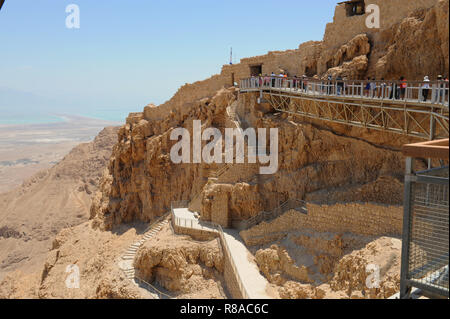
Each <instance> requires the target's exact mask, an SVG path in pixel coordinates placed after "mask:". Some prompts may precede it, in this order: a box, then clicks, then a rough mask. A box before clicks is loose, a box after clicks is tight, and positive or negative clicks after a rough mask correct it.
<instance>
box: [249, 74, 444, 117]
mask: <svg viewBox="0 0 450 319" xmlns="http://www.w3.org/2000/svg"><path fill="white" fill-rule="evenodd" d="M402 85H405V86H406V87H405V88H404V89H405V90H404V92H402ZM240 89H241V90H246V89H255V90H256V89H257V90H261V89H277V90H291V91H296V92H298V93H303V94H309V95H314V96H317V95H319V96H330V95H331V96H339V97H347V98H348V97H351V98H365V99H373V100H380V99H382V100H384V99H386V100H393V101H408V100H409V101H416V102H418V103H421V104H422V103H424V104H427V103H428V104H430V103H431V104H433V105H440V106H441V105H443V106H446V109H448V104H449V82H448V81H430V82H425V81H406V82H402V81H380V80H373V81H372V80H370V81H369V80H335V79H334V80H318V79H311V78H304V77H299V78H296V77H286V78H285V77H280V76H261V77H251V78H247V79H242V80H241V83H240ZM425 90H428V91H425ZM424 92H425V93H426V95H427V100H426V101H424ZM430 93H431V94H430ZM400 95H403V96H400ZM428 101H429V102H428Z"/></svg>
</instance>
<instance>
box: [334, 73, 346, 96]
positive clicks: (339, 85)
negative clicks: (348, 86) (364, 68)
mask: <svg viewBox="0 0 450 319" xmlns="http://www.w3.org/2000/svg"><path fill="white" fill-rule="evenodd" d="M336 81H337V95H341V94H342V92H343V91H344V82H342V77H341V76H340V75H338V76H337V77H336Z"/></svg>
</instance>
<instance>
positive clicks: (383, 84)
mask: <svg viewBox="0 0 450 319" xmlns="http://www.w3.org/2000/svg"><path fill="white" fill-rule="evenodd" d="M380 90H381V92H380V93H381V94H380V97H381V98H382V99H384V98H385V97H386V96H388V92H387V84H386V82H385V81H384V78H381V84H380Z"/></svg>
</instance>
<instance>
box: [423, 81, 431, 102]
mask: <svg viewBox="0 0 450 319" xmlns="http://www.w3.org/2000/svg"><path fill="white" fill-rule="evenodd" d="M423 82H424V83H423V84H422V96H423V101H424V102H426V101H427V99H428V94H429V92H430V78H429V77H428V76H425V77H424V78H423Z"/></svg>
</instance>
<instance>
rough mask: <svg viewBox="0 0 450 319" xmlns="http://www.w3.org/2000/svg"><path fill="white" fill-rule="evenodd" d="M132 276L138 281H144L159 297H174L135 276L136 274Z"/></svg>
mask: <svg viewBox="0 0 450 319" xmlns="http://www.w3.org/2000/svg"><path fill="white" fill-rule="evenodd" d="M134 278H135V279H137V280H138V281H140V282H142V283H144V284H145V285H147V286H148V287H149V288H150V289H151V290H153V291H155V292H156V294H157V295H158V297H159V299H162V297H167V298H169V299H174V297H172V296H170V295H168V294H166V293H164V292H162V291H161V290H159V289H158V288H156V287H155V286H153V285H152V284H151V283H149V282H147V281H145V280H144V279H142V278H140V277H139V276H137V275H136V274H135V275H134Z"/></svg>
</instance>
